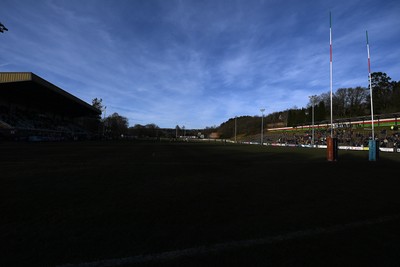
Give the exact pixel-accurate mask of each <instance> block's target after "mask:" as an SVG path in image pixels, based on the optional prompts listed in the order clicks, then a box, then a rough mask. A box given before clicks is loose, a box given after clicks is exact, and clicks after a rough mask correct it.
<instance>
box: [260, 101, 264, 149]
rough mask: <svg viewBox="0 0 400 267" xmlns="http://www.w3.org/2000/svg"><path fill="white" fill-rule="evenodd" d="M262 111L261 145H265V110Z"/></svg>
mask: <svg viewBox="0 0 400 267" xmlns="http://www.w3.org/2000/svg"><path fill="white" fill-rule="evenodd" d="M260 111H261V145H263V142H264V136H263V133H264V111H265V108H262V109H260Z"/></svg>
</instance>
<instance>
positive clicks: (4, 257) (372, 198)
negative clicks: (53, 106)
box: [0, 142, 400, 267]
mask: <svg viewBox="0 0 400 267" xmlns="http://www.w3.org/2000/svg"><path fill="white" fill-rule="evenodd" d="M0 148H1V150H0V266H2V267H3V266H5V267H8V266H67V265H66V264H71V265H70V266H113V265H114V266H116V265H118V264H116V263H118V261H109V262H108V263H107V261H106V262H101V260H108V259H136V258H137V256H138V255H145V256H146V255H154V256H149V257H148V258H147V259H154V260H146V261H143V262H141V263H138V262H135V261H134V260H131V261H130V262H129V261H128V262H127V263H126V264H125V265H123V264H122V261H120V262H119V263H121V264H120V265H119V266H400V219H399V216H400V175H399V170H400V168H399V162H400V154H395V153H383V152H381V153H380V158H379V159H378V160H377V161H376V162H370V161H368V152H367V151H342V150H339V156H338V161H337V162H328V161H327V160H326V150H325V149H310V148H283V147H266V146H257V145H234V144H222V143H208V142H205V143H179V142H176V143H168V142H165V143H164V142H159V143H151V142H121V143H118V142H104V143H102V142H85V143H82V142H76V143H0ZM382 218H383V219H382ZM387 218H388V219H387ZM349 225H350V226H349ZM347 226H349V227H347ZM335 227H336V228H337V229H336V228H335ZM315 229H322V230H321V231H316V230H315ZM324 229H326V230H324ZM329 229H336V230H332V231H331V230H329ZM293 233H300V234H299V235H297V236H296V234H293ZM292 236H293V237H292ZM260 239H261V240H264V241H267V242H264V243H263V242H261V244H256V245H254V244H253V245H240V244H241V243H240V242H241V241H246V240H260ZM270 241H271V242H270ZM216 244H227V245H226V248H227V249H216V250H215V251H213V250H212V249H211V250H210V249H208V250H207V248H213V246H215V245H216ZM234 244H239V245H238V246H235V245H234ZM197 248H206V249H205V250H204V251H203V252H204V253H200V252H201V250H200V249H197ZM185 249H194V250H195V251H200V252H199V253H197V252H196V253H194V254H190V253H189V254H188V255H185V253H183V252H182V251H184V250H185ZM168 251H177V255H178V256H177V257H167V258H162V257H158V258H157V255H164V254H163V253H165V252H168ZM96 262H97V263H96ZM111 262H113V264H111ZM83 263H87V264H86V265H85V264H83ZM96 264H97V265H96Z"/></svg>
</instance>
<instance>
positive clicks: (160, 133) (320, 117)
mask: <svg viewBox="0 0 400 267" xmlns="http://www.w3.org/2000/svg"><path fill="white" fill-rule="evenodd" d="M371 88H372V96H373V108H374V114H388V113H395V112H399V111H400V81H392V79H391V78H390V77H389V76H388V75H387V74H386V73H383V72H374V73H372V74H371ZM102 101H103V100H102V99H101V98H95V99H93V100H92V106H93V107H95V108H97V109H98V110H100V111H102V113H103V112H104V113H105V109H106V107H105V106H104V104H103V102H102ZM330 103H331V100H330V92H326V93H322V94H320V95H315V96H313V97H310V99H309V103H308V104H307V106H306V107H302V108H297V107H296V106H295V107H293V108H291V109H287V110H284V111H278V112H273V113H271V114H268V115H266V116H264V117H263V118H262V119H263V122H264V126H265V129H267V128H275V127H285V126H301V125H306V124H311V121H312V116H313V114H314V122H315V123H321V122H324V121H326V122H327V121H329V120H330V113H331V107H330ZM370 114H371V95H370V88H369V85H368V87H361V86H358V87H355V88H339V89H338V90H337V91H336V92H332V117H333V119H340V118H352V117H362V116H368V115H370ZM260 121H261V117H260V116H239V117H235V118H230V119H229V120H228V121H226V122H224V123H222V124H221V125H220V126H218V127H215V126H214V127H206V129H202V130H201V133H202V135H203V134H204V135H206V136H208V135H209V134H211V133H212V132H218V134H219V136H220V137H221V138H233V137H234V136H235V134H237V135H242V136H249V135H255V134H259V133H260V130H261V128H260ZM92 128H93V129H95V131H97V133H98V136H99V137H102V138H107V139H118V138H121V137H123V136H135V137H139V138H143V137H157V138H161V137H168V138H174V137H179V136H185V135H187V136H196V135H199V133H200V130H196V129H184V127H182V128H181V127H179V126H178V125H177V126H176V127H175V128H171V129H160V128H159V127H158V126H157V125H156V124H154V123H150V124H146V125H141V124H136V125H134V126H131V127H130V126H129V123H128V119H127V118H126V117H124V116H122V115H120V114H118V113H113V114H111V115H109V116H107V117H106V116H104V117H103V118H102V117H101V115H98V116H97V117H96V123H95V124H94V125H93V126H92Z"/></svg>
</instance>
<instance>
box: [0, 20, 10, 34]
mask: <svg viewBox="0 0 400 267" xmlns="http://www.w3.org/2000/svg"><path fill="white" fill-rule="evenodd" d="M5 31H8V29H7V28H6V26H4V25H3V23H1V22H0V32H5Z"/></svg>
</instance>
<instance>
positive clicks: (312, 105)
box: [309, 95, 317, 147]
mask: <svg viewBox="0 0 400 267" xmlns="http://www.w3.org/2000/svg"><path fill="white" fill-rule="evenodd" d="M316 97H317V96H316V95H312V96H309V98H310V100H311V110H312V111H311V118H312V119H311V120H312V122H311V123H312V139H311V145H312V147H314V136H315V135H314V105H315V98H316Z"/></svg>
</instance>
